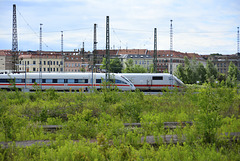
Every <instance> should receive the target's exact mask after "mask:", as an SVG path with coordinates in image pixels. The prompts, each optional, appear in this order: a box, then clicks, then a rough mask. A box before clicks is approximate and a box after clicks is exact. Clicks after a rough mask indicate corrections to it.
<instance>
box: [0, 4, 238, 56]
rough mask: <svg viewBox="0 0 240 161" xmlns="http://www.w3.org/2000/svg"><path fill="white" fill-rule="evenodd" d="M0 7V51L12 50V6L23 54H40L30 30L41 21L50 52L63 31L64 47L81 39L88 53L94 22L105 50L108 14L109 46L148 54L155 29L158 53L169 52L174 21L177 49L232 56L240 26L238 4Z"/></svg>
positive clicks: (36, 29) (78, 43) (74, 45)
mask: <svg viewBox="0 0 240 161" xmlns="http://www.w3.org/2000/svg"><path fill="white" fill-rule="evenodd" d="M0 3H1V4H0V5H1V6H2V7H0V9H1V12H2V13H3V14H1V15H0V19H1V21H0V31H1V32H0V49H5V48H6V42H8V43H10V44H9V45H7V46H8V47H9V46H11V25H12V24H11V23H12V22H11V18H12V4H13V3H16V4H17V10H18V12H17V22H18V32H19V44H20V46H19V48H21V49H23V50H27V49H32V50H34V49H35V50H38V48H39V37H38V36H36V35H34V32H36V33H37V34H39V24H40V23H43V40H44V42H45V43H46V44H47V45H48V46H49V47H51V48H52V49H54V50H59V49H60V31H62V30H65V31H64V49H66V50H73V48H80V47H81V44H82V41H85V48H86V50H92V46H93V45H92V42H93V24H94V23H97V24H98V29H97V40H98V48H102V49H104V48H105V41H106V40H105V23H106V16H110V27H111V33H110V43H111V44H110V45H111V46H113V45H115V48H118V47H120V46H121V48H126V46H127V47H128V48H147V49H149V50H152V49H153V28H155V27H157V29H158V49H169V25H170V19H173V33H174V35H173V36H174V39H173V40H174V42H173V43H174V49H175V50H183V51H186V52H188V51H189V52H192V51H194V52H199V53H203V54H207V53H208V54H209V53H211V52H212V51H213V50H214V51H215V50H219V51H218V52H219V53H223V54H225V53H226V54H230V53H234V52H236V43H235V42H236V27H237V26H239V25H240V24H239V22H240V21H239V20H240V19H239V17H240V5H239V2H238V1H237V0H229V1H227V2H225V1H224V0H203V1H193V0H183V1H178V0H161V1H159V0H149V1H145V0H116V1H114V3H113V1H110V0H102V1H99V0H85V1H83V0H63V1H56V0H51V1H50V0H35V1H32V0H19V1H13V0H10V1H4V2H2V1H0ZM3 6H4V7H3ZM20 13H21V15H20ZM24 19H25V20H26V21H27V22H25V20H24ZM27 23H28V24H27ZM29 26H31V28H32V29H31V28H30V27H29ZM84 28H86V29H84ZM74 29H82V30H75V31H74ZM32 30H34V32H33V31H32ZM68 30H73V31H68ZM226 31H227V32H229V34H226ZM214 32H216V34H213V33H214ZM25 33H28V34H25ZM6 35H8V36H6ZM3 42H4V43H3Z"/></svg>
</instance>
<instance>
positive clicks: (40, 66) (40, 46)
mask: <svg viewBox="0 0 240 161" xmlns="http://www.w3.org/2000/svg"><path fill="white" fill-rule="evenodd" d="M42 25H43V24H41V23H40V42H39V52H40V53H39V57H40V59H39V83H40V88H41V90H42Z"/></svg>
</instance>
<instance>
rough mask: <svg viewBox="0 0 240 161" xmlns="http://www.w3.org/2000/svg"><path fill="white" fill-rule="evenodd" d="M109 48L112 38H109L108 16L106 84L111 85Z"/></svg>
mask: <svg viewBox="0 0 240 161" xmlns="http://www.w3.org/2000/svg"><path fill="white" fill-rule="evenodd" d="M109 46H110V36H109V16H107V18H106V76H105V79H106V82H108V83H109V79H110V78H109V77H110V74H109V65H110V62H109Z"/></svg>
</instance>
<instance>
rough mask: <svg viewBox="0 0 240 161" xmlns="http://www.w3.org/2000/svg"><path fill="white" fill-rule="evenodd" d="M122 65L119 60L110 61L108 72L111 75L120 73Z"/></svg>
mask: <svg viewBox="0 0 240 161" xmlns="http://www.w3.org/2000/svg"><path fill="white" fill-rule="evenodd" d="M122 68H123V66H122V63H121V61H120V59H118V58H114V59H111V60H110V71H111V72H113V73H121V71H122Z"/></svg>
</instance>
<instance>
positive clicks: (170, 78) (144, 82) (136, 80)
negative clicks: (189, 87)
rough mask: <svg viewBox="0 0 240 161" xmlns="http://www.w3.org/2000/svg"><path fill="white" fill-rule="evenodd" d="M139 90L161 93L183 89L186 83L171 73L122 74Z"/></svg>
mask: <svg viewBox="0 0 240 161" xmlns="http://www.w3.org/2000/svg"><path fill="white" fill-rule="evenodd" d="M121 75H123V76H125V77H126V78H128V79H129V80H130V81H131V82H132V83H133V84H134V86H135V87H136V88H137V89H140V90H142V91H161V90H163V89H165V88H168V89H173V88H178V89H180V88H183V86H184V83H183V82H182V81H181V80H180V79H178V78H177V77H176V76H174V75H171V74H169V73H122V74H121Z"/></svg>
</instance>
